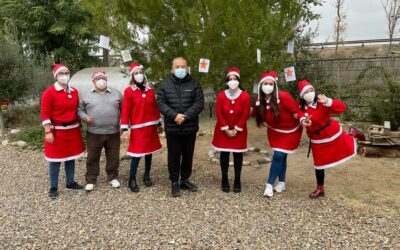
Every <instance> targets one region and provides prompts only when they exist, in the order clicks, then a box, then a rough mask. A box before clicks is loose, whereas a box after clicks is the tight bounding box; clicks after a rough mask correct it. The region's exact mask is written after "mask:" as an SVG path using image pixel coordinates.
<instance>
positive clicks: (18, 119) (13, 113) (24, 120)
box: [4, 104, 40, 128]
mask: <svg viewBox="0 0 400 250" xmlns="http://www.w3.org/2000/svg"><path fill="white" fill-rule="evenodd" d="M4 119H5V122H6V125H7V127H9V128H27V127H32V126H38V125H40V106H39V104H35V105H23V106H11V107H10V108H9V109H8V110H7V111H5V112H4Z"/></svg>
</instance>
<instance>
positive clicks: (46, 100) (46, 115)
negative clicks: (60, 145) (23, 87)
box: [40, 91, 54, 143]
mask: <svg viewBox="0 0 400 250" xmlns="http://www.w3.org/2000/svg"><path fill="white" fill-rule="evenodd" d="M52 104H53V97H52V95H51V94H50V91H45V92H44V93H43V94H42V100H41V104H40V109H41V114H40V120H41V121H42V125H43V127H44V134H45V140H46V141H47V142H48V143H53V142H54V137H53V133H52V132H51V114H52V111H53V105H52Z"/></svg>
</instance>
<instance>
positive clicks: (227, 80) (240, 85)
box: [225, 75, 243, 90]
mask: <svg viewBox="0 0 400 250" xmlns="http://www.w3.org/2000/svg"><path fill="white" fill-rule="evenodd" d="M234 76H235V75H234ZM235 78H236V80H238V82H239V86H238V88H239V89H240V90H243V87H242V81H241V80H240V77H237V76H235ZM227 82H229V76H227V77H225V83H227ZM225 85H226V87H225V89H229V87H228V85H227V84H225Z"/></svg>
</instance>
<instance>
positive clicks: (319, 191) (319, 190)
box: [309, 185, 325, 199]
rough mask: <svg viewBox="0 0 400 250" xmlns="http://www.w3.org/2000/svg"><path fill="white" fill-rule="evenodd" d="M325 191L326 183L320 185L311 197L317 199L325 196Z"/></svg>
mask: <svg viewBox="0 0 400 250" xmlns="http://www.w3.org/2000/svg"><path fill="white" fill-rule="evenodd" d="M324 196H325V193H324V185H318V186H317V189H315V191H314V192H312V193H311V194H310V195H309V197H310V198H311V199H317V198H319V197H324Z"/></svg>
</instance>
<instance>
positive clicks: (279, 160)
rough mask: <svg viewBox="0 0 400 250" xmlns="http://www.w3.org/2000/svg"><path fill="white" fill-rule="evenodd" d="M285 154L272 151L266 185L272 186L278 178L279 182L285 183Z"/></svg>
mask: <svg viewBox="0 0 400 250" xmlns="http://www.w3.org/2000/svg"><path fill="white" fill-rule="evenodd" d="M286 162H287V154H286V153H283V152H280V151H274V156H273V157H272V163H271V168H270V170H269V177H268V181H267V182H268V184H271V185H273V184H274V182H275V180H276V178H277V177H278V179H279V181H280V182H285V178H286V166H287V163H286Z"/></svg>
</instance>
